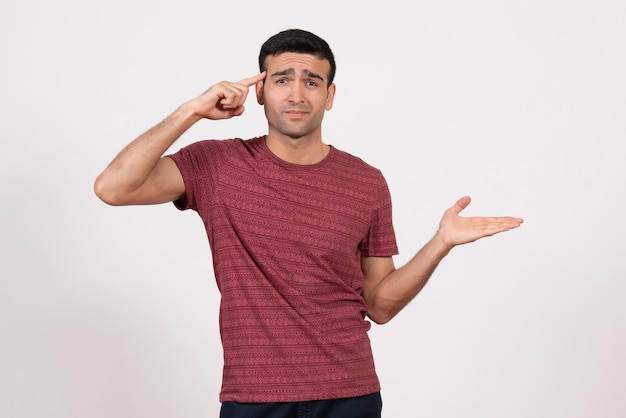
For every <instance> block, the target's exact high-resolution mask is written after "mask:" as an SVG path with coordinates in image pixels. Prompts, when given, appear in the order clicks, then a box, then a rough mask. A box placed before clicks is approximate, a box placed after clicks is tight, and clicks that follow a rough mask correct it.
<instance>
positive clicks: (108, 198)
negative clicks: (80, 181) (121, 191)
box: [93, 175, 124, 206]
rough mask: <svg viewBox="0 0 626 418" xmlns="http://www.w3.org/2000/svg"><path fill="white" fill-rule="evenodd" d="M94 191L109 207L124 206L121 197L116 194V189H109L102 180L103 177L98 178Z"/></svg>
mask: <svg viewBox="0 0 626 418" xmlns="http://www.w3.org/2000/svg"><path fill="white" fill-rule="evenodd" d="M93 191H94V193H95V195H96V196H97V197H98V199H100V200H101V201H103V202H104V203H106V204H107V205H111V206H122V205H123V204H124V203H123V202H122V200H121V199H120V198H119V195H118V194H117V193H115V189H113V188H112V187H109V186H108V185H107V184H106V181H105V180H104V179H103V178H102V175H100V176H98V178H97V179H96V181H95V182H94V185H93Z"/></svg>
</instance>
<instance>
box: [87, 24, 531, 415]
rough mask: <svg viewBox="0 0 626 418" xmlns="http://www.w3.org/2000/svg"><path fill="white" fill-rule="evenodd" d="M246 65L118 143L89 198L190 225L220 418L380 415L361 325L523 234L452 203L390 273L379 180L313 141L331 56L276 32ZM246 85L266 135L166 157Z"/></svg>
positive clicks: (385, 195)
mask: <svg viewBox="0 0 626 418" xmlns="http://www.w3.org/2000/svg"><path fill="white" fill-rule="evenodd" d="M259 66H260V71H261V73H260V74H258V75H255V76H253V77H250V78H246V79H243V80H241V81H239V82H236V83H232V82H221V83H218V84H216V85H214V86H212V87H211V88H209V89H208V90H207V91H206V92H204V93H203V94H201V95H200V96H198V97H196V98H195V99H193V100H191V101H189V102H186V103H184V104H183V105H181V106H180V107H179V108H178V109H177V110H176V111H175V112H174V113H173V114H172V115H170V116H169V117H167V118H166V119H165V120H163V121H162V122H161V123H159V124H158V125H156V126H155V127H153V128H152V129H150V130H148V131H147V132H146V133H144V134H143V135H141V136H140V137H139V138H137V139H136V140H134V141H133V142H132V143H130V144H129V145H128V146H127V147H126V148H125V149H124V150H122V152H121V153H120V154H119V155H118V156H117V157H116V158H115V159H114V160H113V162H111V164H110V165H109V166H108V167H107V168H106V169H105V170H104V171H103V172H102V174H101V175H100V176H99V177H98V179H97V180H96V183H95V191H96V194H97V195H98V196H99V197H100V199H102V200H103V201H104V202H106V203H108V204H111V205H137V204H157V203H164V202H170V201H173V202H174V204H175V205H176V207H178V208H179V209H181V210H184V209H193V210H195V211H197V212H198V214H199V215H200V217H201V218H202V220H203V222H204V225H205V228H206V231H207V235H208V238H209V243H210V246H211V251H212V254H213V263H214V270H215V277H216V280H217V284H218V287H219V290H220V293H221V298H222V299H221V305H220V331H221V336H222V341H223V347H224V371H223V381H222V390H221V393H220V401H221V402H222V416H223V417H239V416H242V417H243V416H245V417H291V416H294V417H295V416H324V417H333V416H350V417H357V416H358V417H379V416H380V413H381V405H382V404H381V399H380V393H379V391H380V385H379V381H378V378H377V376H376V372H375V369H374V361H373V357H372V352H371V348H370V342H369V339H368V336H367V331H368V330H369V327H370V324H369V322H368V321H367V320H366V316H367V317H369V318H370V319H371V320H373V321H374V322H376V323H380V324H383V323H385V322H387V321H389V320H390V319H391V318H393V317H394V316H395V315H396V314H397V313H398V312H399V311H400V310H401V309H402V308H403V307H404V306H406V304H407V303H409V301H410V300H411V299H412V298H413V297H415V295H416V294H417V293H418V292H419V291H420V290H421V289H422V287H423V286H424V285H425V284H426V282H427V280H428V279H429V277H430V276H431V274H432V273H433V271H434V270H435V268H436V266H437V265H438V263H439V262H440V261H441V260H442V259H443V258H444V257H445V256H446V255H447V254H448V252H449V251H450V250H451V249H452V248H453V247H454V246H456V245H460V244H464V243H468V242H472V241H475V240H477V239H479V238H482V237H485V236H489V235H493V234H496V233H499V232H502V231H506V230H509V229H512V228H516V227H518V226H519V225H520V224H521V222H522V220H521V219H519V218H513V217H499V218H462V217H460V216H459V213H460V212H461V210H463V209H464V208H465V207H466V206H467V205H468V204H469V202H470V199H469V197H467V196H466V197H463V198H461V199H460V200H459V201H458V202H457V203H456V204H455V205H454V206H452V207H451V208H450V209H448V210H447V211H446V212H445V214H444V216H443V218H442V220H441V222H440V225H439V229H438V231H437V233H436V234H435V236H434V237H433V238H432V240H431V241H430V242H428V243H427V244H426V245H425V246H424V247H423V248H422V249H421V250H420V251H419V252H418V253H417V254H416V255H415V256H414V258H413V259H411V260H410V261H409V262H408V263H407V264H406V265H405V266H403V267H401V268H398V269H396V268H395V266H394V263H393V260H392V256H393V255H395V254H397V247H396V241H395V235H394V230H393V226H392V220H391V212H392V210H391V199H390V196H389V191H388V188H387V184H386V182H385V179H384V177H383V176H382V174H381V173H380V171H379V170H377V169H376V168H374V167H371V166H370V165H368V164H366V163H365V162H363V161H362V160H360V159H358V158H356V157H354V156H352V155H350V154H348V153H345V152H342V151H340V150H339V149H337V148H335V147H333V146H330V145H328V144H325V143H324V142H323V141H322V119H323V117H324V113H325V112H326V111H327V110H330V109H331V108H332V105H333V99H334V97H335V85H334V84H333V78H334V74H335V60H334V56H333V53H332V51H331V49H330V48H329V46H328V44H327V43H326V42H325V41H324V40H322V39H321V38H319V37H318V36H316V35H314V34H312V33H310V32H306V31H303V30H296V29H294V30H286V31H283V32H280V33H278V34H276V35H274V36H272V37H271V38H269V39H268V40H267V41H266V42H265V43H264V44H263V46H262V47H261V52H260V55H259ZM250 87H254V89H255V92H256V97H257V101H258V103H259V104H261V105H263V106H264V109H265V115H266V117H267V122H268V131H267V134H266V135H263V136H260V137H257V138H252V139H248V140H242V139H230V140H207V141H200V142H196V143H194V144H192V145H190V146H187V147H185V148H183V149H181V150H180V151H178V152H176V153H175V154H172V155H169V156H163V154H164V153H165V152H166V150H167V149H168V148H169V147H170V146H171V145H172V144H173V143H174V142H175V141H176V140H177V139H178V138H179V137H180V136H181V135H182V134H183V133H184V132H185V131H186V130H187V129H188V128H190V127H191V126H192V125H193V124H194V123H196V122H198V121H199V120H201V119H209V120H219V119H227V118H231V117H234V116H240V115H242V114H243V113H244V102H245V100H246V97H247V95H248V91H249V88H250ZM305 411H308V412H306V413H307V414H309V415H302V414H304V413H305Z"/></svg>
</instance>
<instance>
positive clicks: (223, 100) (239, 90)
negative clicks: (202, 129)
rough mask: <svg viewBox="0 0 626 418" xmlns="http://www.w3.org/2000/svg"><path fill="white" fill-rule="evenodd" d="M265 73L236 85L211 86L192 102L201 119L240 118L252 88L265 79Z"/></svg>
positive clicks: (228, 82) (228, 83)
mask: <svg viewBox="0 0 626 418" xmlns="http://www.w3.org/2000/svg"><path fill="white" fill-rule="evenodd" d="M265 74H266V73H265V72H262V73H260V74H257V75H255V76H253V77H249V78H244V79H243V80H240V81H237V82H236V83H233V82H230V81H222V82H220V83H217V84H215V85H213V86H211V87H210V88H209V89H208V90H207V91H205V92H204V93H202V94H201V95H200V96H198V97H196V98H195V99H193V100H192V101H191V103H192V104H193V106H194V109H195V113H196V115H198V116H199V117H202V118H206V119H212V120H218V119H228V118H232V117H233V116H239V115H241V114H242V113H243V111H244V109H245V107H244V103H245V101H246V98H247V97H248V92H249V90H250V87H251V86H254V85H255V84H256V83H258V82H260V81H262V80H263V79H264V78H265Z"/></svg>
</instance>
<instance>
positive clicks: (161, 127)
mask: <svg viewBox="0 0 626 418" xmlns="http://www.w3.org/2000/svg"><path fill="white" fill-rule="evenodd" d="M199 119H200V117H199V116H197V115H196V114H195V112H194V111H193V109H192V106H191V105H190V104H189V103H185V104H183V105H182V106H180V107H179V108H178V109H177V110H176V111H175V112H174V113H172V114H171V115H170V116H168V117H167V118H166V119H164V120H163V121H162V122H160V123H159V124H157V125H156V126H154V127H153V128H151V129H150V130H148V131H147V132H145V133H144V134H142V135H141V136H139V137H138V138H137V139H135V140H134V141H133V142H131V143H130V144H129V145H127V146H126V147H125V148H124V149H123V150H122V151H121V152H120V153H119V154H118V155H117V156H116V157H115V159H113V161H112V162H111V163H110V164H109V165H108V166H107V168H106V169H105V170H104V171H103V172H102V173H101V174H100V175H99V176H98V178H97V179H96V182H95V186H94V189H95V192H96V194H97V195H98V196H99V197H100V198H101V199H102V200H104V201H108V202H111V203H114V202H116V201H117V200H119V199H120V198H121V196H124V195H127V194H130V193H132V192H133V191H135V190H137V189H138V188H139V187H140V186H141V185H142V184H144V182H145V181H146V179H147V178H148V177H149V176H150V174H151V173H152V171H153V170H154V169H155V167H156V165H157V163H158V162H159V159H160V158H161V157H162V156H163V154H164V153H165V152H166V151H167V149H168V148H169V147H170V146H171V145H172V144H173V143H174V142H175V141H176V140H177V139H178V138H180V136H181V135H182V134H183V133H185V131H187V130H188V129H189V128H190V127H191V126H192V125H193V124H194V123H195V122H197V121H198V120H199Z"/></svg>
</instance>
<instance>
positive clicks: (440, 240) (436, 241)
mask: <svg viewBox="0 0 626 418" xmlns="http://www.w3.org/2000/svg"><path fill="white" fill-rule="evenodd" d="M430 244H431V247H432V251H433V253H434V254H435V255H436V256H437V257H439V258H443V257H445V256H446V255H447V254H448V253H449V252H450V251H452V249H453V248H454V247H455V245H454V244H451V243H450V242H448V241H447V240H446V239H445V237H444V236H443V234H442V233H441V231H437V233H435V236H433V238H432V239H431V240H430Z"/></svg>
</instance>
